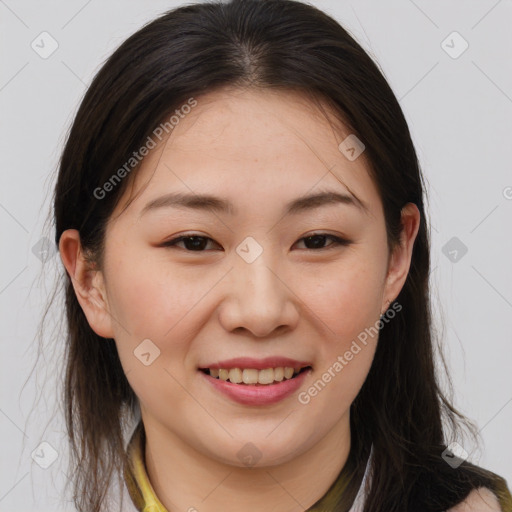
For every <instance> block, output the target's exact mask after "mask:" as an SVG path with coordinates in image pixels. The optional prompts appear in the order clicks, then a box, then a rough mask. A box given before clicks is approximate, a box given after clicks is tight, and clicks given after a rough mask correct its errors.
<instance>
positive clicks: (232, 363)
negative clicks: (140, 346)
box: [200, 356, 311, 370]
mask: <svg viewBox="0 0 512 512" xmlns="http://www.w3.org/2000/svg"><path fill="white" fill-rule="evenodd" d="M281 366H282V367H289V368H304V367H306V366H311V363H309V362H307V361H297V360H296V359H290V358H289V357H280V356H274V357H265V358H264V359H254V358H252V357H235V358H234V359H226V360H225V361H219V362H217V363H212V364H208V365H206V366H202V367H200V369H206V368H210V369H217V370H220V369H226V370H229V369H231V368H246V369H249V368H253V369H255V370H265V369H266V368H279V367H281Z"/></svg>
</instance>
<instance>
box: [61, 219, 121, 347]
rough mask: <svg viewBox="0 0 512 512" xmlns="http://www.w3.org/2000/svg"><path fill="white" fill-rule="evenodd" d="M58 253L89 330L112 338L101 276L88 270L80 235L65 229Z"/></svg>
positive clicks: (74, 230)
mask: <svg viewBox="0 0 512 512" xmlns="http://www.w3.org/2000/svg"><path fill="white" fill-rule="evenodd" d="M59 252H60V256H61V260H62V263H63V264H64V267H65V268H66V271H67V273H68V275H69V277H70V279H71V282H72V284H73V288H74V290H75V294H76V297H77V300H78V302H79V303H80V306H81V307H82V310H83V312H84V314H85V316H86V318H87V321H88V323H89V325H90V326H91V329H92V330H93V331H94V332H95V333H96V334H97V335H98V336H101V337H103V338H113V337H114V333H113V329H112V316H111V315H110V313H109V305H108V300H107V294H106V290H105V282H104V279H103V274H102V272H101V271H100V270H96V269H94V268H92V266H91V263H90V262H89V261H87V258H86V257H85V255H84V252H83V249H82V246H81V242H80V233H79V232H78V231H77V230H76V229H67V230H66V231H64V232H63V233H62V235H61V237H60V240H59Z"/></svg>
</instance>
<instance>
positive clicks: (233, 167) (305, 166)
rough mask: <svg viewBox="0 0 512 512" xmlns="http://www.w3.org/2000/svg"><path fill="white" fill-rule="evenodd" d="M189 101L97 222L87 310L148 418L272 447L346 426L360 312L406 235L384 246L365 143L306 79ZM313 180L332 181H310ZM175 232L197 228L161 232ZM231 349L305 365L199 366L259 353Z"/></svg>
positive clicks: (189, 436)
mask: <svg viewBox="0 0 512 512" xmlns="http://www.w3.org/2000/svg"><path fill="white" fill-rule="evenodd" d="M197 102H198V103H197V106H195V107H194V108H193V109H191V112H190V113H189V114H187V115H186V116H184V117H183V118H182V119H180V121H179V124H178V125H177V126H176V127H175V128H174V130H173V131H172V134H171V136H170V138H169V139H168V140H167V142H166V143H165V144H163V143H162V144H160V145H158V146H157V147H156V148H155V149H152V150H150V152H149V154H148V155H147V156H146V157H145V159H144V161H143V164H142V167H141V168H140V169H139V170H138V171H137V175H136V176H135V180H134V182H133V185H134V187H133V188H131V187H128V190H127V191H126V193H125V196H123V198H122V200H121V202H120V204H119V205H118V207H117V208H116V210H115V212H114V214H113V216H112V218H111V222H110V223H109V224H108V226H107V231H106V244H105V253H104V267H103V269H102V272H101V273H99V274H97V275H96V277H97V279H96V280H95V283H96V285H97V288H98V290H100V292H99V293H100V294H99V295H98V297H99V302H100V303H101V304H102V305H103V307H104V308H105V309H106V310H107V311H108V312H109V314H108V315H105V314H104V315H101V314H99V313H97V312H95V311H94V310H93V309H91V308H89V307H88V306H85V307H84V310H85V311H86V314H87V317H88V320H89V322H90V324H91V326H92V327H93V329H94V330H95V331H96V332H97V333H98V334H100V335H101V336H104V337H112V338H114V339H115V341H116V345H117V348H118V352H119V356H120V359H121V363H122V365H123V368H124V371H125V373H126V376H127V378H128V380H129V382H130V384H131V386H132V388H133V390H134V391H135V393H136V395H137V396H138V398H139V401H140V405H141V411H142V415H143V420H144V423H145V425H146V427H147V428H150V427H151V428H153V429H160V431H161V432H162V431H165V432H168V433H169V434H170V435H172V437H173V438H175V439H179V440H180V441H181V442H183V443H184V444H185V445H187V446H189V447H192V448H193V449H194V450H196V451H198V452H200V453H201V454H202V455H203V456H207V457H209V458H210V459H214V460H218V461H222V462H225V463H228V464H232V465H237V466H243V465H244V464H247V461H248V460H249V459H247V457H246V456H247V455H248V456H250V455H252V456H253V460H254V457H256V458H258V459H259V461H258V464H259V465H260V466H261V465H265V464H267V465H275V464H279V463H282V462H286V461H289V460H292V459H294V458H295V457H298V456H300V455H301V454H304V453H306V452H307V451H308V450H309V449H310V448H312V447H313V446H314V445H315V444H316V443H319V442H320V441H321V440H323V439H326V438H327V436H328V435H330V434H333V433H336V435H342V434H343V433H347V429H348V425H349V423H348V420H349V407H350V404H351V403H352V402H353V400H354V399H355V397H356V395H357V393H358V392H359V390H360V388H361V386H362V384H363V382H364V380H365V378H366V376H367V374H368V371H369V369H370V366H371V362H372V358H373V355H374V352H375V348H376V343H377V336H375V335H374V336H372V335H368V332H369V331H368V330H369V329H370V328H372V327H374V326H376V325H378V321H379V317H380V314H381V312H382V311H383V310H384V309H385V307H386V304H387V302H388V301H389V300H393V299H395V298H396V296H397V295H398V293H399V291H400V289H401V287H402V285H403V283H404V281H405V278H406V274H407V272H408V268H409V267H408V266H409V263H410V251H411V250H412V242H411V243H409V244H406V246H405V247H404V248H403V249H401V252H397V253H396V255H394V256H393V258H391V255H390V254H388V246H387V240H386V231H385V224H384V215H383V209H382V203H381V201H380V198H379V195H378V193H377V190H376V188H375V186H374V184H373V182H372V180H371V179H370V177H369V175H368V172H367V162H366V160H365V154H364V153H363V154H362V155H361V156H359V157H358V158H356V159H355V160H353V159H349V158H347V156H346V155H349V156H352V154H351V152H350V150H349V152H348V153H347V152H345V153H344V152H342V151H341V150H340V149H339V148H338V145H339V143H340V142H341V141H342V140H344V139H345V138H346V137H347V136H348V135H349V132H344V133H342V132H340V129H338V130H337V131H335V130H334V129H333V127H332V126H331V125H330V124H329V123H328V121H327V120H326V118H325V117H324V116H323V115H322V114H321V113H320V112H319V111H318V110H317V109H316V108H315V107H314V106H313V104H312V103H311V102H310V101H308V100H307V99H306V98H305V97H304V96H301V95H299V94H297V93H291V92H287V93H284V92H269V91H268V90H265V91H259V92H258V91H253V90H248V91H241V90H226V89H224V90H222V91H217V92H214V93H209V94H207V95H205V96H202V97H199V98H197ZM356 149H357V148H356ZM125 179H127V178H125ZM145 185H147V186H146V188H144V189H143V187H144V186H145ZM142 189H143V190H142ZM141 190H142V191H141ZM137 193H138V195H137ZM323 193H330V194H333V195H332V196H331V199H330V200H328V197H327V196H325V197H323V198H322V197H319V198H317V199H306V198H307V197H309V196H316V195H318V194H323ZM171 194H172V195H174V194H179V195H180V196H179V197H180V198H181V200H180V201H179V202H178V201H175V202H174V204H172V200H171ZM334 194H336V196H334ZM338 194H339V196H338ZM134 195H136V199H135V200H134V201H133V202H132V203H131V204H130V205H129V207H128V208H127V209H126V210H124V211H122V210H123V207H124V206H125V204H126V203H127V201H128V200H129V199H130V198H133V196H134ZM206 195H207V196H209V197H210V196H211V197H215V198H217V199H215V201H213V200H209V201H207V200H204V199H202V196H206ZM341 196H343V197H345V199H343V198H342V197H341ZM340 197H341V199H340ZM175 199H176V197H175ZM299 199H300V202H297V201H298V200H299ZM228 203H229V205H230V206H229V207H226V206H225V205H226V204H228ZM290 205H294V206H292V207H290ZM121 212H122V213H121ZM414 212H417V210H416V208H414V209H413V210H412V214H413V217H414V215H416V217H415V219H416V222H417V220H418V219H417V213H414ZM411 229H412V231H411V232H410V234H409V239H410V240H412V241H413V239H414V237H415V235H416V232H417V225H416V226H415V227H414V225H413V227H412V228H411ZM185 235H186V236H188V237H191V236H194V237H197V238H192V239H190V240H181V241H179V240H175V241H174V242H171V241H172V240H173V239H176V238H178V237H180V236H185ZM313 235H315V236H313ZM310 236H313V237H312V238H311V239H308V238H307V237H310ZM337 239H341V240H345V241H346V242H343V243H338V242H337ZM388 256H389V257H390V259H389V260H388ZM388 264H389V265H388ZM388 270H389V273H388ZM102 301H103V302H102ZM97 302H98V301H97ZM396 314H397V315H399V314H400V313H396ZM390 321H391V322H392V321H393V320H390ZM365 329H366V331H365ZM370 332H371V333H372V334H374V333H375V330H374V329H372V330H371V331H370ZM364 333H366V336H365V335H364ZM363 339H364V342H363V341H362V340H363ZM354 343H355V345H354ZM356 347H359V350H358V349H357V348H356ZM234 358H251V359H254V360H257V362H258V363H261V366H263V367H265V368H268V367H272V368H276V367H286V366H290V367H294V366H295V365H297V366H300V367H303V366H309V367H310V368H309V369H308V370H306V371H305V372H304V373H302V374H300V375H298V376H297V377H295V378H294V379H291V380H287V379H285V378H284V377H282V371H281V370H277V371H274V372H269V371H266V372H261V373H255V372H254V371H252V372H246V378H251V377H254V376H255V375H256V376H257V377H258V378H261V379H262V380H263V382H265V381H264V379H265V378H269V379H272V376H273V377H274V379H282V380H281V382H280V383H277V384H271V385H266V384H260V385H258V386H255V385H253V384H245V383H240V384H234V383H231V384H230V383H221V382H220V381H218V380H216V379H215V380H214V378H213V377H211V376H207V375H206V374H205V373H204V371H202V370H200V369H205V368H213V369H215V368H216V369H218V368H219V367H220V368H224V367H227V369H229V367H231V366H233V367H239V368H241V370H243V369H244V368H246V369H253V368H254V367H255V366H256V367H257V366H258V364H255V363H254V362H250V361H245V362H243V361H242V362H236V361H234V362H232V364H229V363H221V364H220V366H219V362H221V361H227V360H230V359H234ZM264 358H288V359H291V360H293V361H279V360H276V361H272V360H270V361H261V360H263V359H264ZM221 373H222V372H221ZM213 374H214V375H215V372H213ZM222 375H225V373H222ZM230 376H231V377H232V378H233V380H237V376H240V374H239V373H238V372H237V371H236V370H234V372H232V373H230ZM242 376H243V373H242ZM295 379H297V381H295ZM249 382H250V381H249ZM315 383H316V384H315ZM219 384H220V385H219ZM221 389H222V390H221ZM285 391H287V393H285ZM248 443H251V445H249V444H248ZM252 445H253V446H252Z"/></svg>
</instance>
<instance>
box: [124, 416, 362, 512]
mask: <svg viewBox="0 0 512 512" xmlns="http://www.w3.org/2000/svg"><path fill="white" fill-rule="evenodd" d="M144 446H145V439H144V431H143V427H142V423H139V425H138V426H137V428H136V429H135V431H134V433H133V435H132V437H131V439H130V442H129V444H128V448H127V449H128V454H129V460H130V465H129V466H128V467H126V468H125V472H124V478H125V483H126V487H127V490H128V493H129V497H130V498H131V500H132V502H133V505H134V507H135V508H133V507H132V508H131V509H130V512H131V511H132V510H133V511H134V512H135V511H137V512H169V511H168V510H167V509H166V508H165V507H164V506H163V505H162V503H161V502H160V500H159V499H158V497H157V496H156V493H155V491H154V489H153V486H152V485H151V482H150V481H149V477H148V474H147V471H146V467H145V462H144V459H145V458H144ZM370 458H371V453H370V457H369V460H370ZM369 460H368V463H367V465H366V470H365V473H364V476H363V480H362V482H361V485H360V487H359V490H358V493H357V495H356V498H355V500H354V503H353V505H352V507H351V508H350V510H348V512H362V510H363V508H362V505H363V503H364V484H365V482H366V480H367V478H368V469H369V467H370V464H369ZM347 469H348V468H347V465H346V466H345V467H344V468H343V470H342V471H341V472H340V474H339V476H338V478H337V479H336V481H335V482H334V483H333V484H332V486H331V487H330V488H329V489H328V490H327V492H326V493H325V494H324V496H323V497H322V498H321V499H320V500H319V501H317V502H316V503H315V504H314V505H313V506H312V507H311V508H309V509H307V511H306V512H327V511H331V510H332V505H331V503H334V502H335V498H336V496H339V495H340V494H342V492H343V491H344V489H345V488H346V486H347V484H348V482H349V480H350V475H349V474H348V471H347ZM171 512H174V511H171Z"/></svg>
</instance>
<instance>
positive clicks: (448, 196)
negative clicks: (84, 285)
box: [0, 0, 512, 512]
mask: <svg viewBox="0 0 512 512" xmlns="http://www.w3.org/2000/svg"><path fill="white" fill-rule="evenodd" d="M311 3H313V4H314V5H316V6H318V7H320V8H322V9H324V10H325V11H327V12H328V13H329V14H331V15H333V16H334V17H335V18H336V19H337V20H338V21H339V22H341V23H342V25H343V26H344V27H345V28H346V29H348V30H349V32H350V33H351V34H352V35H353V36H354V37H355V38H356V39H357V40H358V41H359V43H360V44H361V45H362V46H363V47H364V48H365V49H366V50H367V51H368V52H369V53H370V54H371V55H372V57H373V58H374V59H375V60H377V62H378V64H379V66H380V68H381V69H382V71H383V73H384V75H385V76H386V78H387V80H388V81H389V83H390V85H391V87H392V89H393V91H394V92H395V94H396V96H397V98H398V99H399V101H400V104H401V106H402V109H403V110H404V113H405V116H406V118H407V121H408V123H409V126H410V130H411V133H412V136H413V140H414V143H415V146H416V149H417V152H418V155H419V158H420V163H421V165H422V169H423V172H424V175H425V178H426V181H427V189H428V195H429V205H428V213H429V216H430V221H431V226H432V227H431V233H432V273H431V284H432V290H433V300H434V309H435V312H436V324H437V326H438V330H439V332H440V334H441V335H442V336H443V344H444V346H445V352H446V355H447V358H448V363H449V367H450V375H451V377H452V380H453V383H454V388H455V405H456V406H457V407H458V408H459V409H460V410H461V411H462V412H463V413H464V414H466V415H468V416H469V417H470V418H471V419H473V420H474V421H475V422H476V424H477V426H478V428H479V429H480V433H481V436H482V440H483V444H482V447H481V448H482V449H481V450H480V451H479V450H475V449H474V447H471V446H470V445H464V443H463V442H462V441H461V444H462V445H463V446H464V448H467V451H468V452H470V459H471V460H472V461H473V462H476V463H477V464H479V465H482V466H484V467H486V468H488V469H491V470H492V471H494V472H495V473H498V474H500V475H502V476H503V477H505V478H506V479H507V480H508V482H509V484H510V483H511V482H512V444H511V441H510V439H511V438H510V434H511V432H512V377H511V375H512V372H511V370H510V369H511V367H512V334H511V333H512V265H511V262H512V230H511V221H512V166H511V147H512V142H511V140H510V137H511V135H512V72H511V64H510V55H512V35H511V33H512V31H511V30H510V26H511V22H512V2H511V1H510V0H508V1H507V0H501V1H496V0H480V1H467V0H452V1H451V2H445V1H443V0H435V1H433V0H429V1H426V0H417V1H415V2H412V1H408V0H393V1H386V2H381V1H377V0H372V1H370V0H363V1H360V2H356V1H353V2H348V1H343V0H338V1H336V0H318V1H313V2H311ZM181 4H183V2H177V1H170V0H169V1H160V0H158V1H149V2H148V1H142V0H123V1H122V2H121V1H112V0H103V1H99V0H89V1H87V0H72V1H70V0H67V1H64V0H60V1H36V0H24V1H23V0H20V1H17V0H0V42H1V44H0V51H1V57H0V58H1V66H0V109H1V110H0V112H1V117H0V118H1V134H0V158H1V175H0V176H1V184H0V228H1V231H0V233H1V240H2V246H1V248H2V250H1V266H0V313H1V335H2V342H1V349H2V352H1V358H0V365H1V370H0V376H1V377H0V379H1V388H0V453H1V456H0V460H1V473H0V511H8V510H14V509H15V510H23V511H25V512H29V511H36V510H37V511H38V512H44V511H52V512H55V511H60V510H66V511H67V510H73V508H72V507H71V505H69V504H68V505H65V504H63V503H61V502H60V501H59V500H60V499H61V496H62V495H63V486H64V484H65V482H66V474H65V471H66V466H65V461H66V440H65V436H64V430H63V422H62V417H61V416H59V414H58V413H57V414H56V413H55V397H54V394H55V385H56V382H57V380H56V379H59V378H61V377H62V372H63V370H62V367H61V366H59V364H55V365H52V363H53V362H58V361H59V359H58V357H57V356H56V354H55V353H54V352H52V351H50V350H49V351H43V353H42V354H41V358H40V367H38V368H39V369H38V370H37V371H34V372H32V366H33V364H34V361H35V359H34V358H35V355H36V353H37V340H36V331H37V328H38V322H39V320H40V318H41V315H42V313H43V309H44V306H45V300H47V294H48V293H50V292H51V289H52V283H53V282H54V280H55V279H56V275H55V272H56V269H58V268H59V264H60V259H59V257H58V255H57V253H55V252H54V251H55V249H54V248H53V247H52V246H47V245H45V244H46V243H47V242H45V238H44V237H47V236H48V233H50V239H51V236H52V235H53V232H52V231H50V232H48V231H47V232H45V231H43V227H44V226H43V223H44V221H45V219H46V215H47V212H48V208H49V200H50V196H51V189H52V186H53V180H54V173H55V169H56V166H57V162H58V158H59V155H60V152H61V149H62V145H63V142H64V138H65V134H66V132H67V130H68V128H69V125H70V123H71V120H72V118H73V115H74V113H75V112H76V109H77V106H78V104H79V101H80V99H81V97H82V95H83V94H84V91H85V90H86V87H87V85H88V84H89V83H90V81H91V79H92V77H93V75H94V74H95V72H96V71H97V70H98V69H99V68H100V66H101V64H102V62H103V61H104V60H105V59H106V58H107V57H108V56H109V55H110V54H111V53H112V51H113V50H114V49H115V48H116V47H117V46H118V45H119V44H120V43H121V42H122V41H123V40H124V39H125V38H126V37H127V36H129V35H130V34H132V33H133V32H135V31H136V30H137V29H139V28H140V27H141V26H142V25H143V24H144V23H146V22H147V21H149V20H151V19H152V18H154V17H155V16H156V15H158V14H160V13H162V12H164V11H166V10H168V9H171V8H173V7H175V6H177V5H181ZM43 32H46V33H47V34H43V35H41V34H42V33H43ZM42 38H43V39H44V43H41V39H42ZM56 45H58V46H56ZM52 50H54V51H53V53H51V55H46V54H45V52H47V53H49V52H51V51H52ZM43 57H44V58H43ZM45 250H47V251H48V254H49V256H51V258H50V260H49V261H47V262H46V263H44V260H42V259H41V254H42V252H44V251H45ZM52 255H53V256H52ZM43 266H44V268H43ZM43 270H44V274H42V272H43ZM41 275H43V276H44V277H43V279H42V282H41V280H38V279H39V278H40V277H41ZM56 304H58V303H56ZM57 309H58V308H57ZM51 319H53V321H54V322H55V323H56V327H58V318H57V317H56V316H55V314H53V316H52V317H51ZM50 337H53V338H54V341H55V345H54V346H55V347H56V350H57V352H58V349H59V346H62V333H59V331H58V329H56V330H55V331H53V333H52V334H50ZM59 343H60V345H59ZM41 443H43V444H41ZM43 466H48V467H47V468H46V469H45V468H44V467H43Z"/></svg>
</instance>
